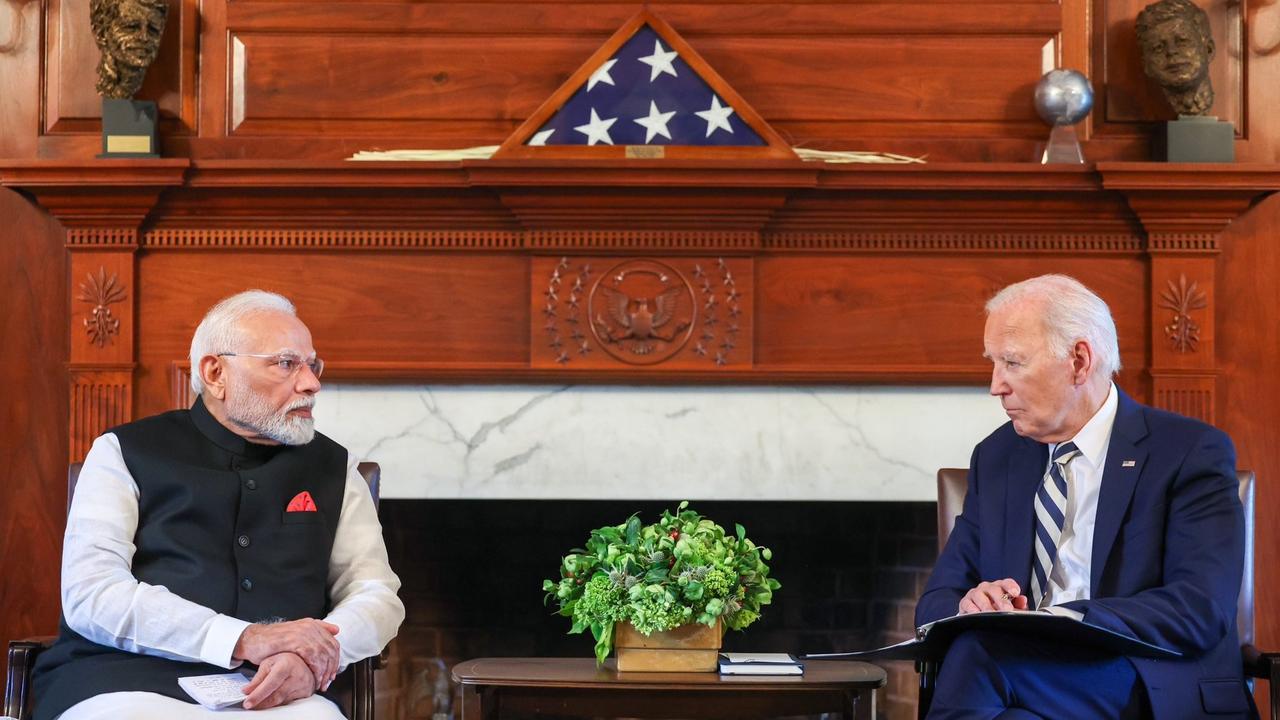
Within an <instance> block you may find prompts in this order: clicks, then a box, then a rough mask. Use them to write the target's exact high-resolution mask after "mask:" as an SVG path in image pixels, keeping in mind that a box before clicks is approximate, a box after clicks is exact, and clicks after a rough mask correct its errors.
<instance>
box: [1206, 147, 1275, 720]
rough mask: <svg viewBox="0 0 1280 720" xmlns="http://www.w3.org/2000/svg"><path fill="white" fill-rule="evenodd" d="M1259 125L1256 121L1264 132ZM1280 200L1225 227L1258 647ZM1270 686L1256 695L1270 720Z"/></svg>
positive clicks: (1269, 500)
mask: <svg viewBox="0 0 1280 720" xmlns="http://www.w3.org/2000/svg"><path fill="white" fill-rule="evenodd" d="M1257 127H1258V124H1255V125H1254V128H1255V129H1256V128H1257ZM1276 228H1280V198H1276V197H1271V198H1268V199H1266V200H1264V201H1262V203H1260V204H1259V205H1258V206H1257V207H1255V208H1254V209H1253V210H1251V211H1250V212H1249V213H1247V214H1246V215H1245V216H1244V217H1242V218H1241V219H1240V220H1239V221H1238V222H1236V223H1233V224H1232V225H1231V226H1230V227H1228V228H1227V229H1226V230H1225V231H1224V232H1223V237H1222V259H1221V266H1220V269H1219V276H1218V280H1219V282H1218V286H1217V293H1216V294H1217V302H1216V303H1215V305H1214V307H1213V310H1214V315H1215V325H1216V328H1217V332H1216V340H1217V343H1218V362H1219V371H1220V373H1221V386H1222V394H1221V395H1220V396H1219V402H1218V417H1219V419H1220V424H1221V426H1222V427H1223V429H1225V430H1226V431H1227V432H1228V433H1229V434H1230V435H1231V439H1232V440H1233V441H1235V445H1236V452H1237V466H1238V467H1242V468H1247V469H1250V470H1253V471H1255V472H1257V474H1258V487H1257V490H1256V492H1257V497H1256V498H1255V507H1256V509H1255V512H1256V517H1255V524H1254V533H1255V534H1254V548H1255V553H1256V556H1255V559H1254V563H1255V574H1254V583H1255V586H1254V591H1255V596H1254V602H1255V612H1254V623H1255V631H1256V636H1257V638H1258V643H1257V644H1258V647H1260V648H1265V649H1267V650H1271V651H1275V650H1276V649H1278V648H1280V612H1277V611H1276V608H1277V607H1278V606H1280V574H1277V573H1276V571H1275V568H1276V567H1277V566H1278V565H1280V433H1277V432H1276V428H1277V427H1280V403H1277V402H1276V401H1275V398H1280V302H1277V297H1278V294H1277V290H1276V278H1280V247H1277V244H1276V242H1275V236H1276ZM1267 693H1268V688H1267V686H1266V683H1258V686H1257V688H1256V692H1255V697H1256V698H1257V699H1258V704H1259V708H1258V709H1259V710H1260V712H1261V716H1262V717H1269V716H1270V715H1269V712H1268V695H1267Z"/></svg>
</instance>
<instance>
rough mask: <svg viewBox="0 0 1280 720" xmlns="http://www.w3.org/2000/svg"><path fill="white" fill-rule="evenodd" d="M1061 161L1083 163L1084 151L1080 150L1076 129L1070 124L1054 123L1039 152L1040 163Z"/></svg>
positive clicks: (1075, 163) (1046, 163) (1059, 162)
mask: <svg viewBox="0 0 1280 720" xmlns="http://www.w3.org/2000/svg"><path fill="white" fill-rule="evenodd" d="M1063 163H1065V164H1069V165H1083V164H1084V153H1083V152H1081V151H1080V140H1079V139H1078V138H1076V129H1075V127H1074V126H1072V125H1054V126H1053V130H1052V131H1051V132H1050V133H1049V142H1047V143H1045V146H1044V150H1043V152H1041V153H1040V164H1041V165H1050V164H1055V165H1056V164H1063Z"/></svg>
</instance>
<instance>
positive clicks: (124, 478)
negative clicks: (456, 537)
mask: <svg viewBox="0 0 1280 720" xmlns="http://www.w3.org/2000/svg"><path fill="white" fill-rule="evenodd" d="M323 371H324V363H323V361H321V360H320V359H319V357H317V356H316V351H315V348H314V347H313V346H312V341H311V333H310V332H309V331H308V330H307V327H306V325H304V324H303V323H302V321H301V320H299V319H298V317H297V315H296V311H295V310H294V307H293V304H292V303H290V302H289V301H288V300H287V299H285V298H284V297H281V296H280V295H276V294H273V293H268V292H263V291H261V290H250V291H247V292H243V293H240V294H238V295H234V296H232V297H229V298H227V299H225V300H223V301H222V302H220V303H218V304H217V305H215V306H214V307H213V308H212V309H211V310H210V311H209V312H208V314H207V315H206V316H205V317H204V319H203V320H202V321H201V322H200V325H199V327H197V328H196V332H195V335H194V337H193V338H192V341H191V386H192V389H193V390H194V391H195V392H196V394H197V395H198V398H197V400H196V401H195V403H194V404H193V405H192V407H191V409H189V410H179V411H174V412H168V413H164V414H162V415H157V416H153V417H150V418H146V419H143V420H139V421H136V422H132V423H128V424H126V425H122V426H120V427H117V428H113V429H112V430H110V431H108V432H107V433H105V434H104V435H102V436H101V437H99V438H98V439H97V440H96V441H95V442H94V444H93V447H92V449H91V450H90V451H89V454H88V456H87V457H86V458H85V462H84V467H83V469H82V470H81V473H80V479H79V482H78V485H77V487H76V491H75V497H74V500H73V502H72V505H71V510H70V512H69V513H68V516H67V531H66V537H65V542H64V547H63V558H62V610H63V615H62V623H61V628H60V634H59V637H58V641H57V643H55V644H54V646H53V647H52V648H50V649H49V650H47V651H45V652H44V653H42V654H41V655H40V658H39V660H38V662H37V665H36V669H35V675H34V684H35V693H36V695H35V697H36V712H35V717H36V718H37V720H54V718H60V720H87V719H97V718H112V719H113V720H129V719H131V718H137V719H142V718H147V719H150V718H164V719H165V720H185V719H187V718H203V717H206V716H212V712H213V711H207V710H204V709H203V708H201V707H200V706H199V705H195V704H193V703H192V702H191V699H190V698H189V697H187V695H186V694H185V693H184V691H183V690H182V689H181V688H180V687H179V685H178V678H180V677H185V676H195V675H208V674H216V673H225V672H227V670H228V669H231V668H237V667H241V666H242V665H244V664H246V663H248V664H251V665H256V666H257V673H256V675H255V676H254V678H253V680H252V681H251V682H250V683H249V685H248V686H247V687H246V688H245V690H244V692H245V694H246V698H245V701H244V704H243V707H244V708H245V709H244V710H235V711H231V712H230V713H228V711H226V710H223V711H219V712H218V713H217V715H218V717H223V716H225V715H228V714H231V715H238V714H245V713H249V712H253V713H254V714H255V715H256V714H257V713H259V712H265V713H266V716H268V717H272V718H341V717H342V713H341V712H340V711H339V710H338V708H337V706H336V705H334V704H333V703H332V702H331V701H330V700H329V699H327V698H325V697H324V696H323V694H322V693H323V692H324V691H325V690H327V689H328V687H329V683H331V682H332V681H333V679H334V676H335V675H336V674H337V673H338V672H339V671H340V670H341V669H342V668H344V667H345V666H346V665H348V664H350V663H352V662H355V661H356V660H359V659H361V658H364V657H368V656H371V655H376V654H377V653H379V652H380V651H381V650H382V648H383V647H384V646H385V645H386V644H387V642H389V641H390V640H391V638H392V637H393V636H394V635H395V632H396V629H397V628H398V627H399V625H400V622H401V621H402V620H403V619H404V605H403V604H402V603H401V602H400V600H399V598H397V597H396V591H397V590H398V589H399V587H400V581H399V579H398V578H397V577H396V575H395V574H394V573H393V572H392V571H391V568H390V566H389V565H388V562H387V551H386V547H385V545H384V544H383V540H382V528H381V526H380V525H379V523H378V517H377V513H376V511H375V509H374V506H373V502H372V498H371V496H370V493H369V489H368V487H367V485H366V484H365V482H364V480H363V479H362V478H361V476H360V474H359V473H358V472H357V470H356V462H357V459H356V458H355V457H352V456H351V455H350V453H348V452H347V451H346V450H345V449H343V448H342V447H341V446H340V445H338V444H337V443H335V442H333V441H332V440H330V439H329V438H327V437H325V436H324V435H321V434H318V433H316V432H315V428H314V421H313V419H312V417H311V409H312V407H313V406H314V404H315V395H316V393H317V392H318V391H319V390H320V381H319V377H320V374H321V373H322V372H323Z"/></svg>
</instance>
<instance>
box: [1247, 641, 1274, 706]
mask: <svg viewBox="0 0 1280 720" xmlns="http://www.w3.org/2000/svg"><path fill="white" fill-rule="evenodd" d="M1240 655H1241V659H1242V660H1244V674H1245V675H1247V676H1249V677H1253V678H1259V679H1262V680H1266V681H1267V683H1268V684H1269V685H1270V687H1269V688H1268V689H1269V691H1270V694H1271V718H1272V720H1278V719H1280V652H1263V651H1261V650H1259V649H1258V648H1257V647H1255V646H1253V645H1241V646H1240Z"/></svg>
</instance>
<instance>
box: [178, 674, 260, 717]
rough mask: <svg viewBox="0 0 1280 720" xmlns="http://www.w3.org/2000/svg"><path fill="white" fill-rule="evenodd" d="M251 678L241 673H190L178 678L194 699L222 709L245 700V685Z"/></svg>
mask: <svg viewBox="0 0 1280 720" xmlns="http://www.w3.org/2000/svg"><path fill="white" fill-rule="evenodd" d="M248 684H249V678H247V677H245V676H244V675H241V674H240V673H225V674H222V675H190V676H188V677H180V678H178V687H181V688H182V689H183V690H184V691H186V693H187V694H188V695H190V696H191V699H192V700H195V701H196V702H198V703H200V704H201V705H203V706H204V707H206V708H208V709H210V710H221V709H222V708H225V707H231V706H232V705H239V704H240V703H242V702H244V699H245V697H246V695H245V694H244V690H243V688H244V686H245V685H248Z"/></svg>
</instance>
